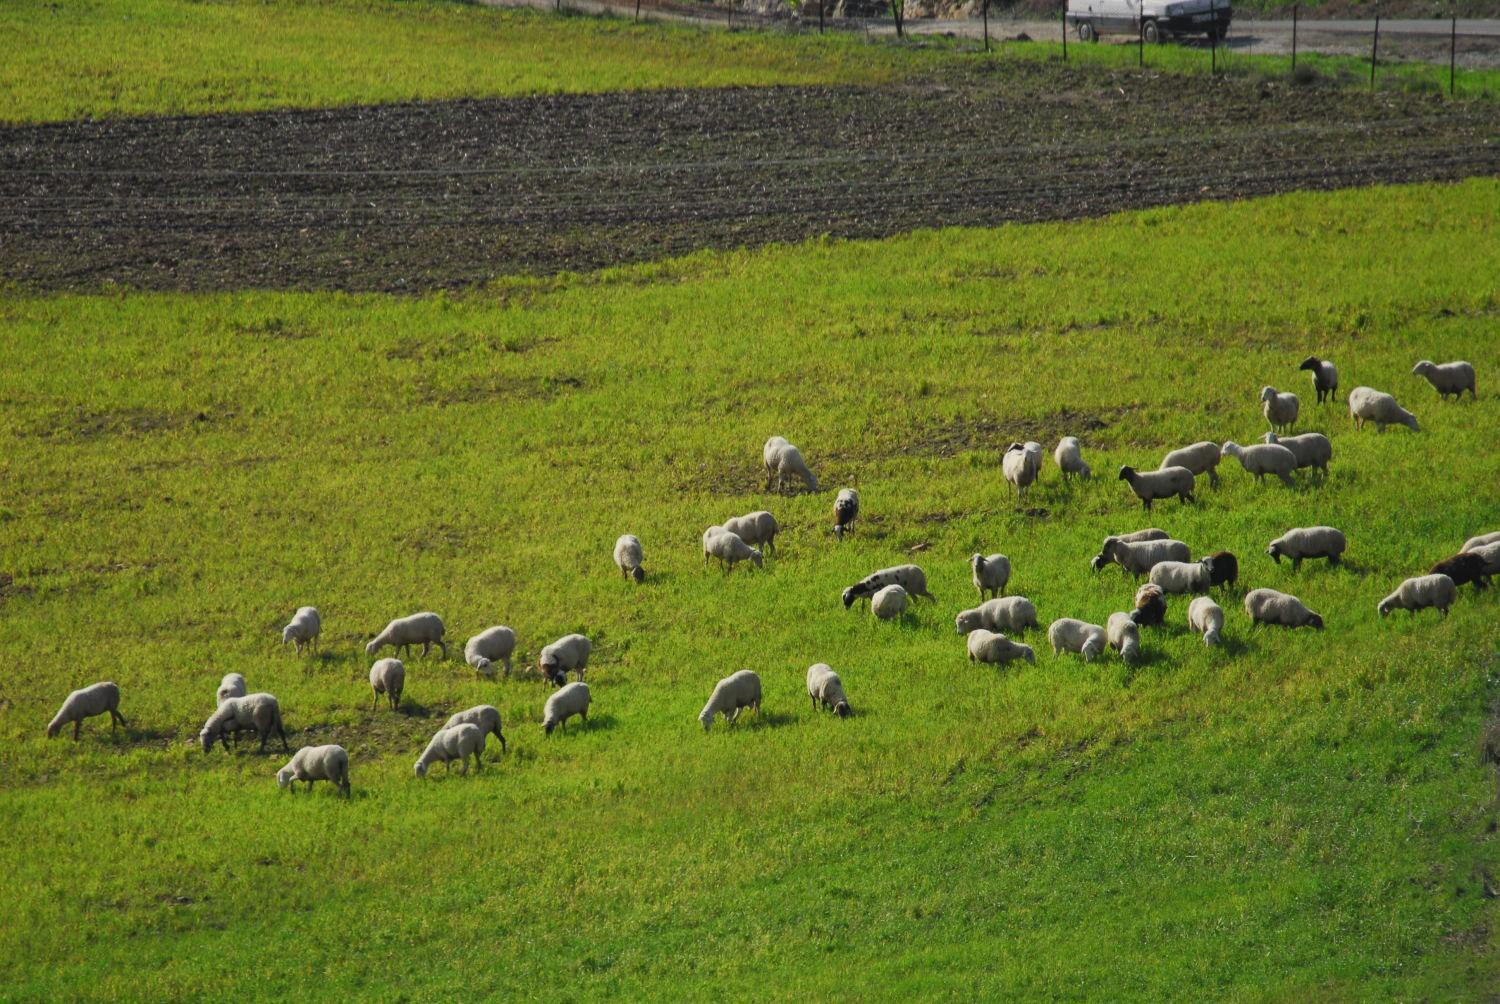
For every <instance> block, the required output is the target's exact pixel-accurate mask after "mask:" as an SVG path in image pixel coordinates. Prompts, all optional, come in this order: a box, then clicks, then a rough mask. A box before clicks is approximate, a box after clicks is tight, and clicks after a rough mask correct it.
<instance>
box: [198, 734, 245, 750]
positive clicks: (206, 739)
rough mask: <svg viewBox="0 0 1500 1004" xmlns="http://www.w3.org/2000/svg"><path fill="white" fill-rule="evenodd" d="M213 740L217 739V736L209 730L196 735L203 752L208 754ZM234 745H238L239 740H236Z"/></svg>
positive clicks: (212, 745) (211, 748)
mask: <svg viewBox="0 0 1500 1004" xmlns="http://www.w3.org/2000/svg"><path fill="white" fill-rule="evenodd" d="M215 738H217V736H216V734H215V733H214V731H213V730H211V729H204V730H203V731H202V732H199V733H198V741H199V742H200V743H201V744H202V745H203V752H205V753H209V752H212V751H213V748H214V739H215ZM235 743H236V745H238V743H239V740H238V739H236V740H235Z"/></svg>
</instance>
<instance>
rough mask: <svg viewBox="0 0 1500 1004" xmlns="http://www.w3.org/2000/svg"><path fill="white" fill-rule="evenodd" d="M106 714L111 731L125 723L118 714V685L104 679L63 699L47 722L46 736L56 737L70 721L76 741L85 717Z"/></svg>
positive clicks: (123, 718)
mask: <svg viewBox="0 0 1500 1004" xmlns="http://www.w3.org/2000/svg"><path fill="white" fill-rule="evenodd" d="M106 714H107V715H109V730H110V731H111V732H113V731H114V730H115V728H116V726H119V725H125V716H124V715H122V714H120V688H119V687H117V686H115V685H114V684H113V683H110V682H108V681H106V682H104V683H94V684H90V685H89V686H87V687H83V688H81V689H79V690H75V691H73V692H72V693H71V694H69V695H68V696H67V697H66V698H65V699H64V700H63V702H62V707H61V708H58V709H57V714H56V715H54V716H53V718H52V721H50V722H48V723H47V738H48V739H52V738H54V737H56V735H57V734H58V733H59V732H61V731H62V728H63V726H64V725H67V724H68V723H69V722H71V723H72V724H73V741H74V742H77V741H78V733H79V731H80V730H81V729H82V728H83V720H84V719H85V718H93V717H94V716H95V715H106ZM127 728H128V726H127Z"/></svg>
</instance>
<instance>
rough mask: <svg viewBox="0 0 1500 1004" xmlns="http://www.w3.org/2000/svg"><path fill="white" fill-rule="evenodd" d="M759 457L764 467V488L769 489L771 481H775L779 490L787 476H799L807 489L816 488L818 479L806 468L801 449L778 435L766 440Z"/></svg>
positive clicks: (815, 489) (813, 489)
mask: <svg viewBox="0 0 1500 1004" xmlns="http://www.w3.org/2000/svg"><path fill="white" fill-rule="evenodd" d="M761 459H762V460H763V461H764V463H765V467H766V488H767V489H770V487H771V481H772V480H773V479H774V480H775V482H776V490H777V491H781V490H782V487H783V485H784V484H785V482H786V480H787V479H788V478H792V477H796V478H801V479H802V483H803V485H805V486H806V487H807V490H808V491H814V492H815V491H817V490H818V479H817V478H815V477H813V472H812V471H811V470H809V469H808V467H807V461H805V460H803V459H802V451H801V450H799V449H797V448H796V447H795V446H793V445H792V444H791V443H788V442H787V441H786V440H785V439H783V438H782V437H780V436H772V437H771V438H770V439H768V440H766V445H765V449H763V450H762V451H761Z"/></svg>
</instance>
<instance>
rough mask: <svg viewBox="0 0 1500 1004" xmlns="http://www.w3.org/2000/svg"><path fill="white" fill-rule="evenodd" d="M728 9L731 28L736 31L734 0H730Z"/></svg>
mask: <svg viewBox="0 0 1500 1004" xmlns="http://www.w3.org/2000/svg"><path fill="white" fill-rule="evenodd" d="M726 10H727V12H728V14H729V30H730V31H734V0H730V3H729V6H728V7H727V8H726Z"/></svg>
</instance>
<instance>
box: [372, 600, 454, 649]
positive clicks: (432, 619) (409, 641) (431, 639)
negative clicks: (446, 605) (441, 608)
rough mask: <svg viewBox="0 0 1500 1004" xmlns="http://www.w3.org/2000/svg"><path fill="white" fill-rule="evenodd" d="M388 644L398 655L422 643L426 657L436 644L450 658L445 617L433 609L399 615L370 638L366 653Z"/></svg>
mask: <svg viewBox="0 0 1500 1004" xmlns="http://www.w3.org/2000/svg"><path fill="white" fill-rule="evenodd" d="M387 645H390V646H391V647H393V648H394V649H395V650H396V654H397V655H398V656H399V655H401V654H402V651H403V650H405V649H410V648H411V647H412V646H413V645H421V646H422V655H423V657H424V658H425V657H426V655H427V653H428V652H430V651H432V646H434V645H436V646H437V647H438V648H440V649H442V651H443V658H444V659H446V658H448V644H447V643H446V642H444V641H443V619H442V618H441V617H439V616H438V615H437V614H435V613H432V612H431V611H424V612H422V613H420V614H412V615H411V616H410V617H397V618H396V619H395V620H393V621H391V622H390V623H389V624H387V625H386V626H385V630H384V631H382V632H380V633H379V634H378V635H376V636H375V637H374V638H372V639H371V640H370V643H369V644H368V645H366V646H365V655H374V654H375V653H376V652H379V651H380V650H381V649H382V648H384V647H385V646H387Z"/></svg>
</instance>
